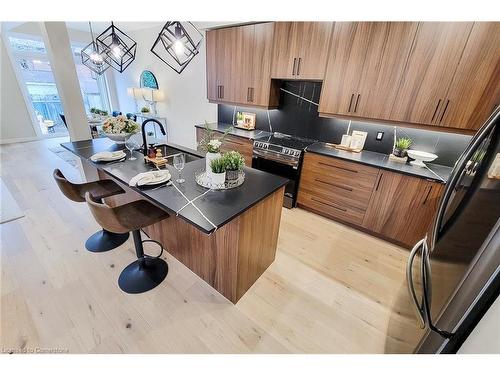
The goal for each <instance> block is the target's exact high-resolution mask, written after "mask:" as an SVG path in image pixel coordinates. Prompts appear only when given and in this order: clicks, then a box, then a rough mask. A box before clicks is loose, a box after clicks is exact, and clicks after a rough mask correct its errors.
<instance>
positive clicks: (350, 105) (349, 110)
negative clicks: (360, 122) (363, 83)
mask: <svg viewBox="0 0 500 375" xmlns="http://www.w3.org/2000/svg"><path fill="white" fill-rule="evenodd" d="M353 99H354V94H352V95H351V101H350V102H349V109H348V110H347V112H351V107H352V100H353Z"/></svg>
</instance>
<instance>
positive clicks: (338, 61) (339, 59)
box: [319, 22, 369, 115]
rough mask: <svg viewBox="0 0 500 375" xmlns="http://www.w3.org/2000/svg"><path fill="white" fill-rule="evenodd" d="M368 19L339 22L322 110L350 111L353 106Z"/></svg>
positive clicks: (324, 84)
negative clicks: (366, 20) (365, 20)
mask: <svg viewBox="0 0 500 375" xmlns="http://www.w3.org/2000/svg"><path fill="white" fill-rule="evenodd" d="M368 31H369V27H368V23H367V22H359V23H358V22H336V23H335V27H334V30H333V36H332V41H331V47H330V54H329V60H328V66H327V68H326V73H325V79H324V82H323V87H322V89H321V98H320V101H319V112H321V113H332V114H341V115H347V114H350V112H351V107H353V104H352V103H353V99H355V98H354V96H355V93H357V90H358V86H359V80H360V78H361V72H362V71H363V60H364V58H365V54H366V50H367V49H368V42H369V38H368V36H369V32H368Z"/></svg>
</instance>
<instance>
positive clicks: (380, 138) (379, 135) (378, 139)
mask: <svg viewBox="0 0 500 375" xmlns="http://www.w3.org/2000/svg"><path fill="white" fill-rule="evenodd" d="M382 138H384V132H377V138H375V139H376V140H377V141H381V140H382Z"/></svg>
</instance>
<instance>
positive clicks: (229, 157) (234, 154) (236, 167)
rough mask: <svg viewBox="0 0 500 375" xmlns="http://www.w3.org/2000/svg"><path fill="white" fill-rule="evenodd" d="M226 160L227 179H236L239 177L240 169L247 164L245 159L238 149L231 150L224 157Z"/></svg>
mask: <svg viewBox="0 0 500 375" xmlns="http://www.w3.org/2000/svg"><path fill="white" fill-rule="evenodd" d="M222 158H223V159H224V161H225V162H226V180H227V181H234V180H237V179H238V176H239V171H240V170H242V169H243V167H244V166H245V159H244V158H243V155H241V154H240V153H239V152H238V151H229V152H226V153H225V154H224V156H223V157H222Z"/></svg>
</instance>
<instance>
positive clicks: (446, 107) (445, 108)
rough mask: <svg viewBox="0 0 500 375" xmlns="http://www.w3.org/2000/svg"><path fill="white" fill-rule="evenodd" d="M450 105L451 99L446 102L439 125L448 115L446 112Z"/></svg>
mask: <svg viewBox="0 0 500 375" xmlns="http://www.w3.org/2000/svg"><path fill="white" fill-rule="evenodd" d="M448 104H450V99H448V100H447V101H446V105H445V106H444V111H443V114H442V115H441V118H440V119H439V123H441V121H443V117H444V114H445V113H446V110H447V109H448Z"/></svg>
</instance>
